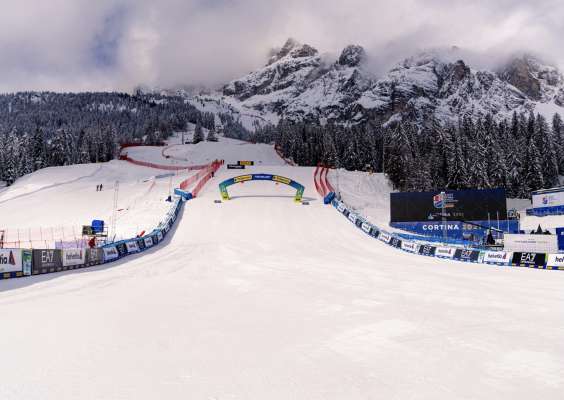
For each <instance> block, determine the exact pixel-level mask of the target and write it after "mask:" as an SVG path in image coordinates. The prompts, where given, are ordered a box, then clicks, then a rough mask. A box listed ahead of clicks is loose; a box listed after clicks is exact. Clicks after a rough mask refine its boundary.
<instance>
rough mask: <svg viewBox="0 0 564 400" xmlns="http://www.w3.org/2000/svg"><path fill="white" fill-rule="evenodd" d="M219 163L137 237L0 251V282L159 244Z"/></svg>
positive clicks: (207, 168) (108, 259)
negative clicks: (97, 243) (90, 244)
mask: <svg viewBox="0 0 564 400" xmlns="http://www.w3.org/2000/svg"><path fill="white" fill-rule="evenodd" d="M222 164H223V162H221V161H215V162H213V163H211V164H207V165H205V166H204V167H205V169H204V170H203V171H202V174H197V175H198V177H199V178H200V181H199V182H198V183H197V184H196V186H195V187H194V189H193V190H192V193H190V197H189V198H186V197H184V196H181V195H178V194H176V191H177V190H179V189H175V196H174V199H173V201H172V204H171V206H170V208H169V210H168V211H167V213H166V215H165V216H164V218H163V219H162V220H161V222H160V223H159V224H158V226H157V227H156V228H155V229H153V230H152V231H151V232H149V233H147V234H144V235H143V236H140V237H134V238H130V239H125V240H120V241H117V242H112V243H108V244H106V245H104V246H101V247H94V248H85V247H76V248H63V249H35V248H34V249H21V248H11V249H10V248H0V279H9V278H19V277H24V276H30V275H39V274H48V273H54V272H62V271H69V270H74V269H79V268H86V267H91V266H95V265H100V264H106V263H109V262H113V261H116V260H119V259H121V258H123V257H126V256H129V255H132V254H138V253H142V252H144V251H146V250H148V249H151V248H153V247H154V246H157V245H159V244H160V243H162V242H163V240H164V238H165V237H166V236H167V235H168V234H169V233H170V231H171V229H172V228H173V226H174V224H175V222H176V221H177V217H178V214H179V213H180V210H181V209H182V206H183V204H184V202H185V200H189V199H191V198H193V197H196V196H197V195H198V193H199V192H200V190H201V189H202V188H203V187H204V186H205V184H206V183H207V182H208V181H209V180H210V179H211V178H212V175H213V173H215V171H217V169H219V167H220V166H221V165H222Z"/></svg>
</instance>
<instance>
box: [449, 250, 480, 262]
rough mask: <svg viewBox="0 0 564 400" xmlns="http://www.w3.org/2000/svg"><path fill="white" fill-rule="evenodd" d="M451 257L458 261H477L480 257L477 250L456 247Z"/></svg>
mask: <svg viewBox="0 0 564 400" xmlns="http://www.w3.org/2000/svg"><path fill="white" fill-rule="evenodd" d="M453 258H454V259H455V260H459V261H469V262H478V261H479V259H480V252H479V251H478V250H469V249H456V251H455V252H454V257H453Z"/></svg>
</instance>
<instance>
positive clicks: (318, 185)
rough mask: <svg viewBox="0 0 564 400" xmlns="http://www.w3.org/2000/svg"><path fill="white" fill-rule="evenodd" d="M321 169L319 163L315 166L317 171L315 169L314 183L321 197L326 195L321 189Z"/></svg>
mask: <svg viewBox="0 0 564 400" xmlns="http://www.w3.org/2000/svg"><path fill="white" fill-rule="evenodd" d="M319 171H320V167H319V165H318V166H317V167H315V171H313V183H314V184H315V190H316V191H317V194H319V196H321V197H325V194H324V193H323V191H322V190H321V185H320V184H319Z"/></svg>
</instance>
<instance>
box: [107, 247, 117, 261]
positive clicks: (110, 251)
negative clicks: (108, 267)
mask: <svg viewBox="0 0 564 400" xmlns="http://www.w3.org/2000/svg"><path fill="white" fill-rule="evenodd" d="M118 257H119V253H118V251H117V249H116V247H115V246H112V247H104V261H112V260H115V259H116V258H118Z"/></svg>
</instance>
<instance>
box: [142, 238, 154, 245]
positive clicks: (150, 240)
mask: <svg viewBox="0 0 564 400" xmlns="http://www.w3.org/2000/svg"><path fill="white" fill-rule="evenodd" d="M143 240H144V241H145V247H146V248H149V247H153V237H152V236H147V237H146V238H144V239H143Z"/></svg>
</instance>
